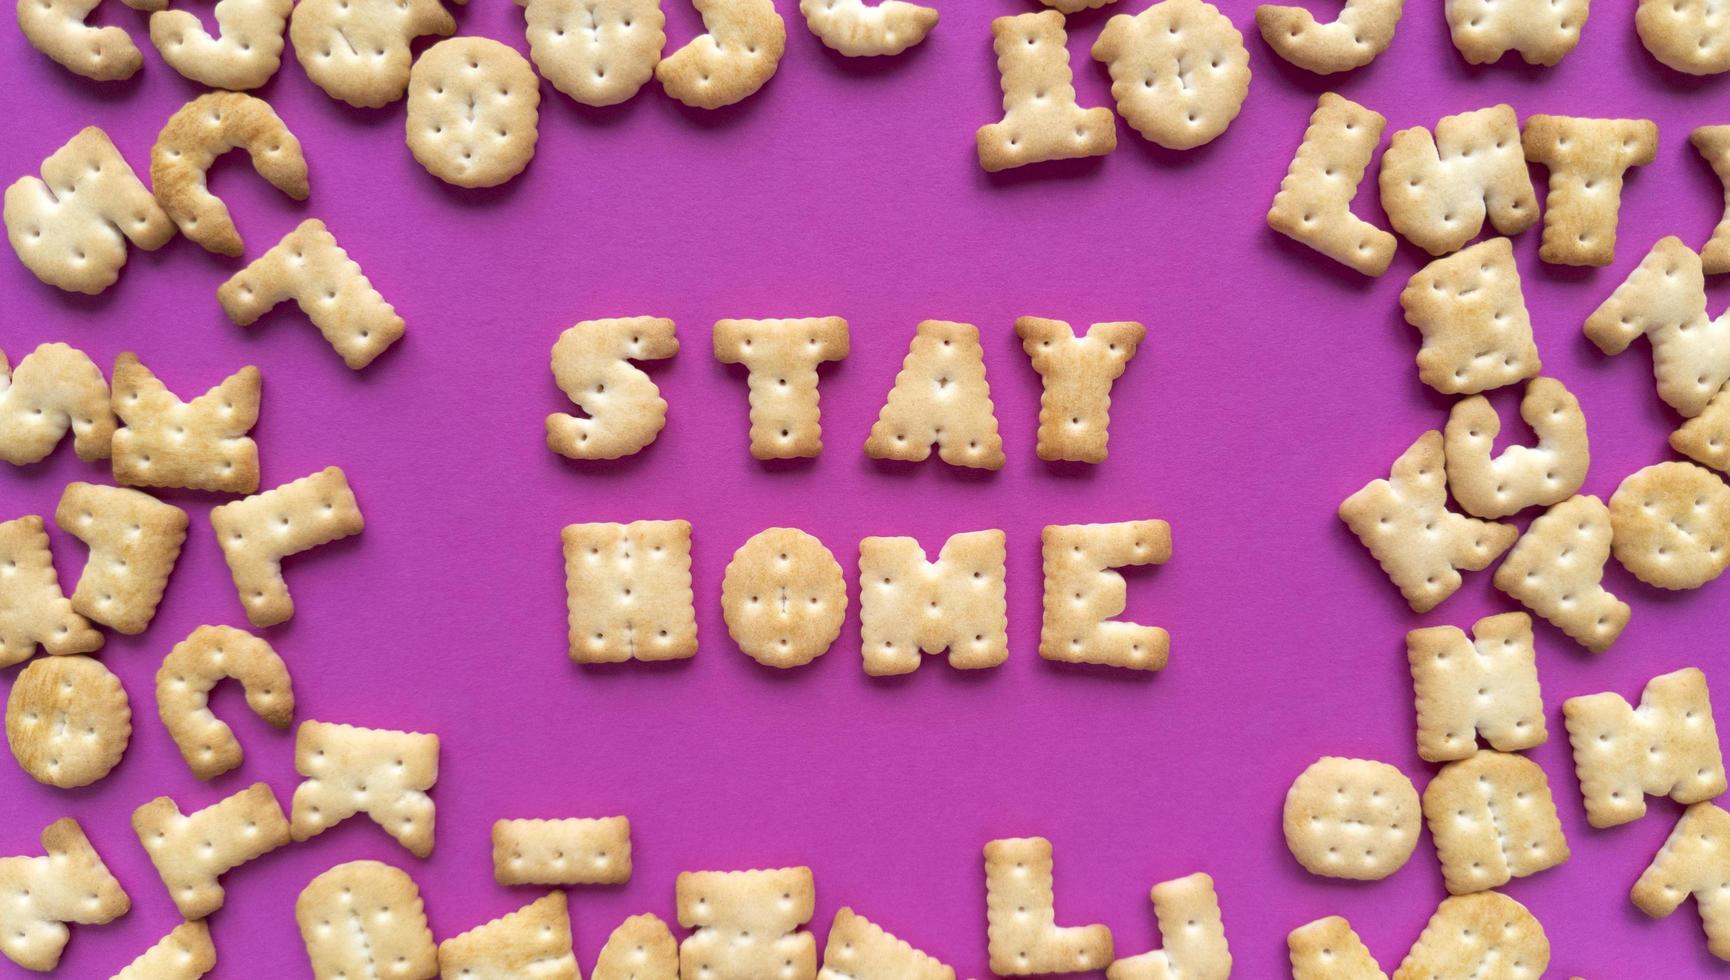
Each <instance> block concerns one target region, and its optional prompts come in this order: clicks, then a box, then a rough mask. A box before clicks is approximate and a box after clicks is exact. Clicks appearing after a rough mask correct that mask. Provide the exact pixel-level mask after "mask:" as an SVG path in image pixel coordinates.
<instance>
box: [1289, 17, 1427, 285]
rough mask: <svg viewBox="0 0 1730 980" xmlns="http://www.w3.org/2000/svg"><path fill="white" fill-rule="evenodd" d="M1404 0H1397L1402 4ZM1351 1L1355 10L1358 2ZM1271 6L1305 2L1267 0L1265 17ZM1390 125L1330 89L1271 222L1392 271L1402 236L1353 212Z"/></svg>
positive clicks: (1376, 270) (1335, 253) (1337, 257)
mask: <svg viewBox="0 0 1730 980" xmlns="http://www.w3.org/2000/svg"><path fill="white" fill-rule="evenodd" d="M1401 2H1403V0H1395V5H1396V6H1398V4H1399V3H1401ZM1346 6H1347V9H1348V10H1349V9H1350V8H1351V3H1347V5H1346ZM1269 9H1275V10H1301V9H1302V8H1298V7H1268V6H1262V7H1260V8H1258V9H1257V12H1256V15H1257V17H1260V16H1261V11H1264V10H1269ZM1303 15H1304V16H1305V17H1308V16H1309V12H1308V11H1307V10H1304V11H1303ZM1263 30H1264V32H1265V31H1266V28H1263ZM1387 124H1388V121H1387V119H1386V117H1384V116H1383V115H1382V114H1381V113H1379V112H1376V111H1375V110H1374V109H1366V108H1364V107H1363V106H1361V105H1358V104H1357V103H1356V102H1353V101H1352V100H1350V99H1347V98H1343V97H1341V96H1338V95H1335V94H1334V93H1332V92H1323V93H1322V95H1321V98H1319V99H1318V100H1316V108H1315V111H1314V112H1312V113H1311V114H1310V121H1309V127H1308V128H1306V129H1305V130H1304V138H1303V142H1302V143H1300V144H1298V148H1297V154H1296V155H1295V156H1293V157H1292V161H1291V165H1290V166H1289V167H1288V168H1286V174H1285V179H1283V180H1281V181H1280V184H1279V193H1278V194H1275V195H1274V199H1273V206H1272V207H1271V208H1269V209H1268V212H1267V224H1268V227H1269V228H1272V229H1273V230H1274V231H1277V232H1279V233H1280V234H1282V235H1285V236H1287V237H1288V238H1292V239H1294V240H1296V241H1300V242H1303V243H1304V244H1305V245H1308V246H1309V247H1310V248H1313V249H1315V250H1316V251H1318V252H1320V253H1322V254H1323V255H1325V256H1327V257H1328V258H1330V259H1333V260H1334V261H1335V262H1339V263H1341V264H1343V265H1348V266H1350V267H1352V268H1353V269H1356V270H1357V271H1359V272H1361V273H1363V274H1364V275H1366V276H1379V275H1381V274H1382V273H1384V272H1386V271H1388V264H1389V263H1390V262H1392V261H1393V259H1394V246H1395V245H1396V244H1397V243H1396V242H1395V241H1394V236H1393V235H1391V234H1389V233H1388V232H1385V231H1383V230H1381V229H1380V228H1377V227H1376V226H1375V225H1372V224H1370V223H1369V222H1368V221H1365V220H1364V219H1362V218H1360V217H1358V216H1357V215H1355V214H1353V213H1352V198H1354V197H1356V196H1357V193H1358V185H1359V184H1361V183H1363V179H1364V172H1365V171H1366V170H1368V169H1369V166H1370V159H1371V158H1372V157H1374V156H1375V152H1376V145H1377V144H1378V143H1380V142H1381V138H1382V130H1383V129H1384V128H1386V126H1387Z"/></svg>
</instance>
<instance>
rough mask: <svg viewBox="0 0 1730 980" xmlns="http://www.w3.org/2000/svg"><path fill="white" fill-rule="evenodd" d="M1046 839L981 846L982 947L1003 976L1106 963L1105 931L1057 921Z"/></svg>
mask: <svg viewBox="0 0 1730 980" xmlns="http://www.w3.org/2000/svg"><path fill="white" fill-rule="evenodd" d="M1051 869H1052V858H1051V842H1050V841H1049V840H1046V839H1045V838H1043V837H1013V838H1008V839H1005V840H994V841H992V842H990V843H989V844H986V845H985V909H986V921H987V929H986V939H987V943H986V948H987V951H988V952H989V953H990V957H991V972H993V973H996V974H998V975H1000V976H1006V977H1023V976H1030V975H1034V974H1040V973H1079V972H1082V971H1086V970H1097V969H1099V968H1101V967H1103V966H1105V965H1107V964H1109V963H1110V962H1111V955H1112V946H1111V930H1110V929H1109V928H1107V927H1106V926H1103V925H1090V926H1059V925H1057V912H1056V907H1055V895H1054V894H1053V892H1052V881H1051Z"/></svg>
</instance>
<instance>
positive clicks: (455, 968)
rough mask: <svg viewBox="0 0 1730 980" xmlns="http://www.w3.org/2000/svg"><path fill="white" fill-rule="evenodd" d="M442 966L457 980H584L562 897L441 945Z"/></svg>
mask: <svg viewBox="0 0 1730 980" xmlns="http://www.w3.org/2000/svg"><path fill="white" fill-rule="evenodd" d="M438 962H439V974H440V975H441V976H444V977H449V978H452V980H520V978H533V980H582V974H581V972H580V971H579V970H578V969H577V958H576V956H574V955H573V954H572V953H571V916H570V912H569V911H567V909H566V906H565V893H564V892H561V891H554V892H548V893H547V894H546V895H543V896H542V897H540V898H537V899H535V900H534V901H533V902H530V903H529V904H527V905H525V906H523V907H522V908H520V909H518V910H516V911H515V912H512V913H510V914H509V915H503V916H500V917H499V918H496V919H494V920H492V921H491V922H488V923H486V924H485V925H480V926H476V927H474V928H473V929H470V930H469V931H467V932H465V933H462V934H460V935H456V936H452V937H451V938H449V939H446V940H445V941H444V942H441V943H439V951H438Z"/></svg>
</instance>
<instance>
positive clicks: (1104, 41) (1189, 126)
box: [1093, 0, 1250, 150]
mask: <svg viewBox="0 0 1730 980" xmlns="http://www.w3.org/2000/svg"><path fill="white" fill-rule="evenodd" d="M1093 58H1094V60H1095V61H1102V62H1104V63H1105V65H1106V68H1107V70H1108V71H1110V73H1111V97H1112V99H1113V100H1115V101H1116V102H1117V111H1118V112H1119V113H1120V114H1122V116H1123V120H1124V122H1127V123H1129V125H1130V126H1131V127H1133V128H1134V129H1135V131H1136V132H1138V133H1140V134H1141V135H1142V136H1144V137H1146V138H1147V139H1149V140H1151V141H1153V142H1155V143H1158V144H1159V145H1160V146H1163V147H1165V148H1166V149H1169V150H1188V149H1192V148H1194V147H1197V146H1201V145H1202V144H1204V143H1211V142H1213V141H1214V140H1215V139H1217V138H1219V136H1220V134H1221V133H1224V132H1225V131H1226V127H1228V126H1230V125H1231V123H1232V120H1234V119H1236V118H1237V114H1238V112H1239V111H1240V110H1241V109H1242V108H1243V100H1244V99H1245V98H1246V97H1247V96H1248V95H1249V78H1250V71H1249V51H1248V50H1247V49H1245V48H1244V46H1243V35H1242V34H1240V33H1238V29H1237V28H1236V27H1235V26H1233V25H1232V22H1231V18H1229V17H1227V16H1226V15H1225V14H1222V13H1220V10H1219V8H1218V7H1215V6H1214V5H1213V4H1211V3H1208V2H1207V0H1160V2H1159V3H1156V4H1154V5H1152V6H1150V7H1148V8H1146V9H1145V10H1143V11H1141V12H1140V13H1138V14H1135V15H1134V16H1131V15H1129V14H1118V15H1117V16H1115V17H1113V18H1111V20H1109V21H1107V22H1106V25H1105V30H1103V31H1100V32H1099V40H1097V41H1095V42H1093Z"/></svg>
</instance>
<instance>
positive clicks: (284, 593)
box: [210, 466, 366, 626]
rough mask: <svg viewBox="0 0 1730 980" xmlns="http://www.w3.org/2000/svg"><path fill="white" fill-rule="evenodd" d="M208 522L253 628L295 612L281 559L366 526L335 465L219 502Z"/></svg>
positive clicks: (272, 623) (341, 474) (356, 531)
mask: <svg viewBox="0 0 1730 980" xmlns="http://www.w3.org/2000/svg"><path fill="white" fill-rule="evenodd" d="M210 526H211V527H212V528H214V529H215V531H216V541H217V543H218V544H220V545H221V546H222V555H223V557H224V558H226V559H227V560H228V571H229V574H230V576H231V577H232V578H233V579H234V587H235V589H236V590H237V591H238V592H239V593H240V601H241V604H242V605H244V606H245V607H246V618H247V619H248V620H250V621H251V622H252V625H254V626H275V625H276V624H277V623H283V622H287V621H288V620H289V619H290V618H291V617H292V616H293V615H294V600H293V599H292V598H291V597H290V596H289V594H288V583H286V582H284V581H283V580H282V560H283V559H284V558H286V557H288V556H289V555H298V554H300V553H301V552H303V551H308V550H310V549H312V548H316V547H318V546H319V545H324V544H329V543H330V542H332V541H340V540H342V539H343V538H346V537H349V536H350V535H354V534H359V533H360V532H361V529H362V528H363V527H365V526H366V522H365V521H364V520H363V519H362V518H361V515H360V507H359V505H358V504H356V503H355V500H354V491H352V490H350V489H349V488H348V478H347V477H345V476H343V473H342V470H341V469H338V468H337V467H335V466H330V467H326V468H325V469H323V470H320V471H319V472H317V473H314V474H313V475H311V476H303V477H301V478H300V479H298V480H295V481H294V482H293V483H285V484H283V485H282V486H280V487H277V488H276V489H274V490H266V491H265V492H263V493H259V494H254V495H252V496H250V497H247V498H246V499H244V500H237V501H235V502H233V503H229V504H223V505H222V506H221V507H217V508H215V509H213V510H211V512H210Z"/></svg>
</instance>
